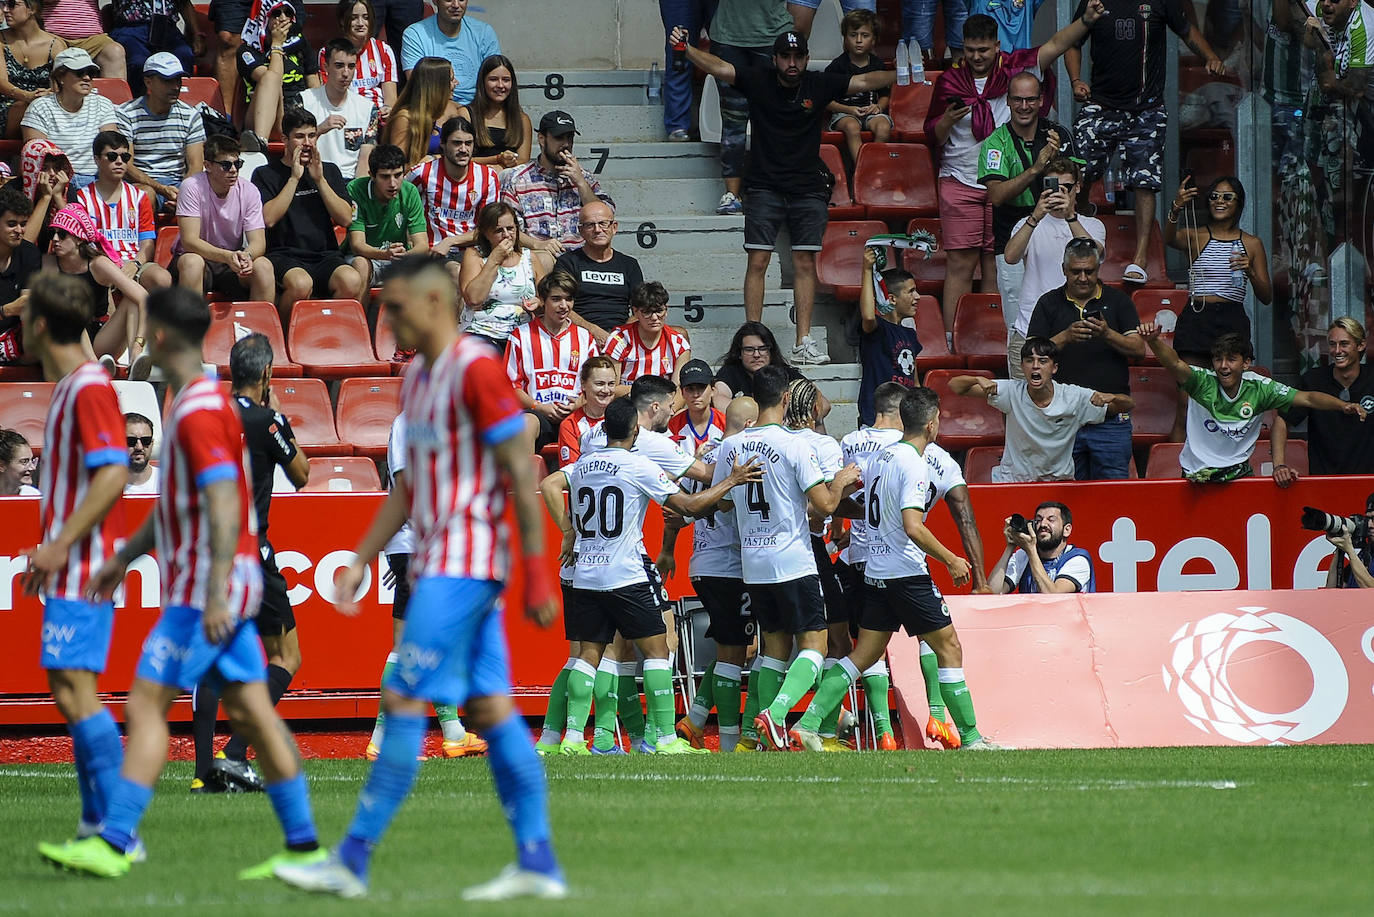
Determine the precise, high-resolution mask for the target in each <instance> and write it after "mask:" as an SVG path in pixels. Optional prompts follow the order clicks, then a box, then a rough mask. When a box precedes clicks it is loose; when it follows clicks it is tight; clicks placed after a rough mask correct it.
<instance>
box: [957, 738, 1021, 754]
mask: <svg viewBox="0 0 1374 917" xmlns="http://www.w3.org/2000/svg"><path fill="white" fill-rule="evenodd" d="M962 747H963V750H964V751H1012V750H1013V749H1012V746H1010V745H998V744H997V743H996V742H994V741H992V740H991V739H988V738H984V737H983V736H979V737H978V738H977V739H975V740H974V741H972V742H969V743H968V744H967V745H964V746H962Z"/></svg>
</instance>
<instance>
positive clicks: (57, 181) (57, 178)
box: [10, 139, 75, 249]
mask: <svg viewBox="0 0 1374 917" xmlns="http://www.w3.org/2000/svg"><path fill="white" fill-rule="evenodd" d="M19 160H20V177H19V184H20V186H21V187H22V188H23V190H24V196H25V197H27V198H28V199H29V200H30V201H32V202H33V213H32V215H30V217H29V222H28V224H27V225H26V226H25V227H24V238H26V239H28V240H29V241H30V242H33V243H34V244H35V245H37V246H38V247H39V248H43V249H45V248H47V247H48V243H49V242H51V241H52V232H51V231H50V230H49V229H48V224H49V223H50V222H51V220H52V218H53V216H54V215H55V214H56V213H57V212H58V211H59V210H61V209H62V208H63V207H65V206H67V197H68V195H69V194H70V195H71V196H73V197H75V192H74V191H73V190H72V187H71V180H72V176H73V175H74V174H75V173H74V172H73V170H72V163H71V160H70V159H68V158H67V154H66V153H64V152H62V150H61V149H60V148H59V147H58V145H57V144H55V143H53V142H52V141H51V140H47V139H40V140H30V141H28V142H26V143H25V144H24V146H23V148H22V149H21V150H20V151H19ZM13 184H14V183H13V182H11V183H10V187H13Z"/></svg>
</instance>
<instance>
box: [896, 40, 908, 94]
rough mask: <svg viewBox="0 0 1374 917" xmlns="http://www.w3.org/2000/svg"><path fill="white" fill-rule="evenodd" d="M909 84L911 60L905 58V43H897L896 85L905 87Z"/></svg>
mask: <svg viewBox="0 0 1374 917" xmlns="http://www.w3.org/2000/svg"><path fill="white" fill-rule="evenodd" d="M910 83H911V59H910V58H909V57H908V56H907V50H906V42H904V41H899V42H897V85H898V86H907V85H910Z"/></svg>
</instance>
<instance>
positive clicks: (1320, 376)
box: [0, 204, 1374, 487]
mask: <svg viewBox="0 0 1374 917" xmlns="http://www.w3.org/2000/svg"><path fill="white" fill-rule="evenodd" d="M3 206H4V205H3V204H0V207H3ZM8 219H9V214H4V215H2V216H0V233H8V232H12V230H10V229H8V228H7V226H6V223H5V222H4V221H6V220H8ZM2 277H3V275H0V278H2ZM3 298H4V294H3V293H0V299H3ZM1326 345H1327V349H1328V358H1329V360H1328V362H1327V363H1325V364H1323V365H1320V366H1314V367H1312V368H1311V369H1309V370H1308V371H1307V372H1305V373H1303V374H1302V387H1303V388H1304V389H1306V390H1307V391H1310V392H1324V393H1325V394H1327V395H1331V396H1332V397H1335V398H1339V399H1340V400H1341V401H1348V402H1352V403H1355V404H1358V405H1359V406H1360V407H1362V408H1364V409H1365V411H1366V412H1370V411H1374V369H1371V370H1370V371H1369V372H1365V363H1364V356H1365V347H1366V344H1365V331H1364V325H1362V324H1360V323H1359V321H1357V320H1356V319H1353V318H1351V317H1349V316H1345V317H1342V318H1338V319H1336V320H1335V321H1334V322H1332V323H1331V328H1330V329H1329V330H1328V331H1327V333H1326ZM1180 356H1181V355H1180ZM1304 420H1306V421H1307V462H1308V468H1309V469H1310V470H1311V472H1312V473H1313V474H1374V424H1362V423H1358V422H1356V421H1355V420H1354V419H1353V418H1351V417H1348V416H1346V415H1345V414H1331V413H1329V412H1326V411H1318V412H1315V413H1312V412H1309V411H1306V410H1304V409H1302V408H1290V409H1289V410H1288V411H1287V412H1286V413H1281V414H1279V415H1278V416H1277V417H1276V418H1275V419H1274V428H1273V431H1272V432H1271V434H1270V437H1269V444H1270V447H1271V448H1272V449H1273V455H1274V480H1275V481H1277V482H1278V483H1279V485H1280V486H1283V487H1286V486H1288V485H1289V484H1291V483H1292V482H1293V481H1296V480H1297V478H1298V475H1297V472H1295V471H1294V470H1293V469H1292V468H1290V467H1289V466H1288V465H1287V464H1285V463H1284V459H1285V458H1286V457H1287V455H1286V451H1287V444H1288V428H1289V426H1290V425H1295V424H1299V423H1302V422H1303V421H1304Z"/></svg>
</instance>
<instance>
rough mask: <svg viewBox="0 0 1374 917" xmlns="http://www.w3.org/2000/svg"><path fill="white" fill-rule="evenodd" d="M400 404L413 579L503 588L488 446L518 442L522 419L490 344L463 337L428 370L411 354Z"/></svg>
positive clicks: (498, 510)
mask: <svg viewBox="0 0 1374 917" xmlns="http://www.w3.org/2000/svg"><path fill="white" fill-rule="evenodd" d="M401 404H402V407H403V413H404V414H405V416H406V483H407V484H408V486H409V488H410V522H411V525H412V526H413V527H414V529H415V552H414V554H413V555H411V561H410V564H411V577H412V578H414V579H418V578H419V577H424V576H451V577H459V578H465V579H481V580H503V579H504V578H505V576H506V572H507V570H508V569H509V566H510V564H509V560H510V557H509V549H508V542H509V538H508V536H507V535H506V534H505V533H504V532H502V531H501V528H502V526H503V524H504V522H503V517H504V516H505V512H506V481H505V478H504V475H503V474H502V473H501V468H500V466H499V465H498V464H497V462H496V455H495V452H494V451H493V449H492V447H493V446H495V445H498V444H500V443H502V442H505V441H506V440H508V439H510V438H511V437H512V436H519V435H521V434H522V433H523V432H524V429H525V417H524V411H523V410H522V409H521V407H520V402H519V401H517V400H516V398H515V391H514V390H513V389H512V388H511V385H510V380H509V379H507V378H506V373H505V371H504V370H503V369H502V368H501V364H500V363H499V362H498V361H497V359H496V355H495V354H494V353H493V352H492V349H491V345H489V344H487V343H486V342H484V341H480V340H478V339H477V338H475V337H471V336H468V335H462V336H460V337H459V338H458V340H457V341H455V342H454V343H453V345H452V346H451V347H449V349H448V350H446V351H444V353H443V354H441V355H440V357H439V359H438V360H436V361H435V362H434V365H433V366H430V365H428V361H427V360H426V359H425V357H424V356H423V355H421V356H417V357H416V358H415V362H414V363H413V364H412V365H411V368H410V372H408V373H406V375H405V383H404V385H403V387H402V389H401Z"/></svg>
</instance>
